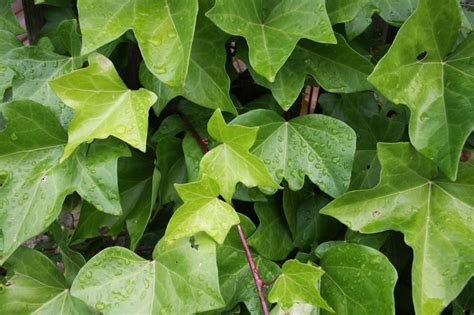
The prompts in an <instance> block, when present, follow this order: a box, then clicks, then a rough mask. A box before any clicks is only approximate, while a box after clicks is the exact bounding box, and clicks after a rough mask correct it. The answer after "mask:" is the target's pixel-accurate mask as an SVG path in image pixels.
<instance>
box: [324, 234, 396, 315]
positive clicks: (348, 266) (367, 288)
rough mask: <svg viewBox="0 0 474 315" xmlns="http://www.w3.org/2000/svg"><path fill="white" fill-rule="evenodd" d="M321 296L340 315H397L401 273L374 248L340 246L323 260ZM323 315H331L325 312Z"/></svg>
mask: <svg viewBox="0 0 474 315" xmlns="http://www.w3.org/2000/svg"><path fill="white" fill-rule="evenodd" d="M321 267H322V268H323V270H324V271H325V274H324V275H323V277H322V279H321V295H322V296H323V297H324V298H325V299H326V301H327V302H328V303H329V304H330V305H331V307H332V308H333V309H334V311H335V313H336V314H338V315H350V314H353V315H359V314H378V315H384V314H387V315H392V314H395V302H394V289H395V284H396V282H397V271H396V270H395V268H394V267H393V266H392V264H391V263H390V261H389V260H388V259H387V257H385V256H384V255H383V254H382V253H380V252H378V251H377V250H375V249H372V248H370V247H366V246H362V245H356V244H347V243H339V244H337V245H335V246H332V247H330V248H329V249H328V250H327V251H326V252H325V253H324V255H323V257H322V258H321ZM321 314H330V313H329V312H327V311H325V310H322V312H321Z"/></svg>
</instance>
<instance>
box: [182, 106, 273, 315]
mask: <svg viewBox="0 0 474 315" xmlns="http://www.w3.org/2000/svg"><path fill="white" fill-rule="evenodd" d="M174 112H175V113H176V114H177V115H178V116H179V117H180V118H181V120H182V121H183V123H184V124H185V125H186V126H187V127H188V129H189V131H190V132H191V134H192V135H193V137H194V139H196V141H197V143H198V144H199V146H200V147H201V150H202V153H204V154H206V153H207V152H208V151H209V148H208V146H207V141H206V140H204V139H203V138H202V137H201V136H200V135H199V133H198V132H197V130H196V128H194V126H193V124H192V123H191V121H189V119H188V118H187V117H186V115H185V114H184V113H183V112H181V111H180V110H179V109H175V110H174ZM237 231H238V232H239V237H240V242H241V243H242V247H243V248H244V252H245V256H246V257H247V262H248V264H249V267H250V271H251V272H252V277H253V280H254V281H255V286H256V287H257V294H258V298H259V299H260V304H261V305H262V310H263V314H264V315H268V314H269V312H268V306H267V302H266V301H265V295H264V293H263V286H264V285H268V284H265V283H264V282H263V281H262V279H261V278H260V275H259V274H258V269H257V266H256V265H255V261H254V260H253V257H252V253H251V252H250V248H249V245H248V243H247V238H246V237H245V233H244V230H243V228H242V225H240V224H237ZM270 284H271V283H270Z"/></svg>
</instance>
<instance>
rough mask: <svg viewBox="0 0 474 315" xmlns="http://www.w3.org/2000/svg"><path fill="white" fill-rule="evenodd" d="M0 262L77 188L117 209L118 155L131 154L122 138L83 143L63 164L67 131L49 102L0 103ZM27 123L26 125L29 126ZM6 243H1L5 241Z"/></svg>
mask: <svg viewBox="0 0 474 315" xmlns="http://www.w3.org/2000/svg"><path fill="white" fill-rule="evenodd" d="M0 112H1V113H2V115H3V117H5V119H6V122H7V128H6V129H5V130H3V131H0V144H1V146H0V173H1V174H4V175H6V181H5V182H4V183H2V186H1V187H0V230H1V232H2V233H1V234H2V235H3V238H0V240H3V242H0V248H2V251H1V253H0V264H2V263H3V262H4V261H5V260H6V259H7V258H8V256H10V255H11V254H12V252H13V251H14V250H15V249H16V248H17V247H18V246H19V245H20V244H22V243H23V242H24V241H26V240H27V239H29V238H31V237H33V236H35V235H36V234H38V233H40V232H42V231H43V230H44V229H45V228H47V227H48V226H49V225H50V224H51V222H53V221H54V219H55V218H56V217H57V215H58V214H59V212H60V211H61V206H62V204H63V201H64V199H65V197H66V196H67V195H69V194H70V193H72V192H74V191H75V190H76V191H78V192H79V194H80V195H81V196H82V197H83V198H85V199H86V200H88V201H89V202H91V203H93V204H94V205H96V207H97V208H98V209H99V210H101V211H104V212H107V213H112V214H119V213H121V207H120V203H119V198H118V187H117V179H116V177H114V176H111V174H115V173H116V171H117V158H118V157H120V156H124V155H127V154H128V152H129V151H128V149H127V148H126V147H125V146H124V145H123V144H122V143H121V142H119V141H118V140H110V141H103V142H97V143H94V144H92V145H90V146H89V147H87V146H82V147H81V148H80V149H79V150H78V151H77V152H76V153H75V154H74V155H73V156H71V158H70V159H68V160H67V161H65V162H64V163H62V164H59V158H60V157H61V155H62V152H63V150H64V147H65V144H66V139H67V136H66V133H65V132H64V130H63V129H62V127H61V125H60V124H59V122H58V121H57V120H56V118H55V117H54V115H53V114H52V112H51V111H50V110H48V109H47V108H46V107H44V106H42V105H40V104H37V103H34V102H31V101H15V102H11V103H7V104H3V105H1V106H0ZM25 122H26V123H27V124H28V129H25V128H24V126H25ZM2 243H3V244H2Z"/></svg>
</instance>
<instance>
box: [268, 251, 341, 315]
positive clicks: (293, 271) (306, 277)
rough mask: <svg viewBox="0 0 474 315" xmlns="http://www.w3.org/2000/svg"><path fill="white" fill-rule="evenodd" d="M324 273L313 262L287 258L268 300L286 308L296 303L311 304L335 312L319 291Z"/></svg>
mask: <svg viewBox="0 0 474 315" xmlns="http://www.w3.org/2000/svg"><path fill="white" fill-rule="evenodd" d="M323 274H324V271H323V270H322V269H321V268H320V267H316V266H315V265H313V264H312V263H311V262H308V263H306V264H304V263H301V262H299V261H297V260H294V259H291V260H287V261H286V262H285V263H284V264H283V267H282V274H281V275H280V276H279V277H278V279H277V280H276V282H275V284H274V285H273V288H272V290H271V291H270V294H269V295H268V300H269V301H270V302H271V303H277V304H278V305H279V306H280V307H281V308H282V309H284V310H287V309H289V308H291V307H292V306H293V305H295V304H310V305H313V306H315V307H320V308H322V309H325V310H328V311H330V312H333V310H332V308H331V306H329V305H328V304H327V303H326V301H325V300H324V299H323V298H322V297H321V294H320V293H319V289H318V287H319V281H320V279H321V276H322V275H323Z"/></svg>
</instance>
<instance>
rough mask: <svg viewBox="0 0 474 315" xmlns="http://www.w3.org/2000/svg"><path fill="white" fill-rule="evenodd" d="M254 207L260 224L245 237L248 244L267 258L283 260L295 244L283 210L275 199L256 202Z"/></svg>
mask: <svg viewBox="0 0 474 315" xmlns="http://www.w3.org/2000/svg"><path fill="white" fill-rule="evenodd" d="M254 209H255V212H256V213H257V215H258V219H259V221H260V225H259V226H258V228H257V230H256V231H255V233H253V234H252V235H251V236H250V237H249V238H248V239H247V241H248V244H249V245H250V246H252V247H253V248H254V249H255V250H256V251H257V252H258V253H259V254H260V255H262V256H263V257H265V258H267V259H270V260H274V261H280V260H284V259H285V258H286V257H287V256H288V254H289V253H290V252H291V251H292V250H293V249H294V248H295V246H294V245H293V241H292V239H291V233H290V230H289V229H288V225H287V224H286V220H285V215H284V213H283V210H282V209H281V207H280V206H279V205H278V203H277V202H276V201H269V202H257V203H255V204H254Z"/></svg>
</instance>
